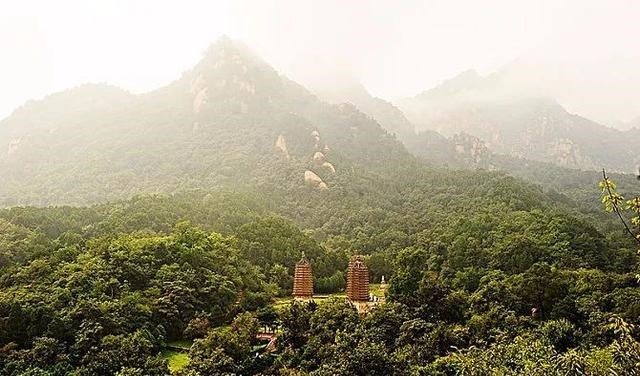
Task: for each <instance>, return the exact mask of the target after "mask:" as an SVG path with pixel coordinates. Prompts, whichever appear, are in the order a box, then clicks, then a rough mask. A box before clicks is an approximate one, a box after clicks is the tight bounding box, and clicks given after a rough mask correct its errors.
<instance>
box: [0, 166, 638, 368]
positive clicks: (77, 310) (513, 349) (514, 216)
mask: <svg viewBox="0 0 640 376" xmlns="http://www.w3.org/2000/svg"><path fill="white" fill-rule="evenodd" d="M403 176H407V175H406V174H404V175H403ZM366 186H367V185H366V184H364V183H363V186H362V187H358V186H357V185H355V186H353V187H350V188H351V189H350V191H356V192H357V191H358V190H359V189H362V190H364V189H366V188H365V187H366ZM377 188H378V189H377V190H376V192H367V194H363V195H360V194H353V195H351V196H349V195H347V196H346V197H341V198H338V195H339V194H340V193H337V192H332V191H316V190H312V189H311V188H309V189H307V190H306V191H302V192H299V195H298V196H297V197H296V196H295V195H293V194H290V195H287V196H286V197H280V196H279V195H278V194H277V192H273V193H271V194H268V193H267V192H265V191H264V190H261V191H259V192H255V191H254V192H251V191H247V192H244V193H240V192H231V191H228V190H224V189H220V190H211V191H193V192H190V193H182V194H175V195H170V196H164V195H156V196H140V197H136V198H133V199H131V200H127V201H121V202H115V203H112V204H101V205H97V206H92V207H84V208H74V207H57V208H33V207H24V208H23V207H15V208H11V209H5V210H3V211H0V224H1V226H2V227H1V228H2V238H1V243H0V244H1V245H2V246H1V247H0V249H2V252H3V253H2V258H1V260H2V277H1V282H0V283H1V286H2V291H1V293H0V317H3V320H2V322H1V323H0V338H1V341H2V343H3V346H4V347H3V348H2V352H1V355H0V356H1V358H0V359H1V360H0V364H2V367H3V368H2V374H7V375H19V374H34V375H35V374H38V375H65V374H77V375H94V374H105V375H108V374H120V375H138V374H140V375H147V374H148V375H153V374H158V375H161V374H167V373H168V372H169V371H168V370H167V366H166V362H165V361H163V360H162V359H161V358H160V357H159V352H160V350H161V349H162V348H163V346H165V344H166V343H167V342H169V341H171V340H175V339H182V338H194V339H197V340H196V342H195V344H194V346H193V347H192V348H191V351H190V357H191V362H190V363H189V365H187V367H186V368H184V369H183V370H181V371H180V372H181V373H182V374H185V375H214V374H221V375H222V374H259V373H260V374H317V375H324V374H326V375H330V374H331V375H335V374H338V375H352V374H362V375H367V374H369V375H382V374H398V375H401V374H416V375H422V374H425V375H430V374H433V375H449V374H451V375H453V374H478V375H481V374H487V373H491V372H503V373H506V374H543V373H545V374H549V373H551V374H567V372H569V373H568V374H572V373H571V372H574V371H575V372H577V371H576V370H582V371H583V372H584V373H586V374H595V375H597V374H602V375H605V374H611V372H618V373H619V374H624V372H625V370H626V371H628V370H630V369H633V367H634V366H635V364H636V363H637V362H638V361H639V360H640V358H639V356H640V352H639V351H638V350H639V344H638V343H637V342H636V340H635V338H636V337H635V336H636V331H635V326H636V325H638V324H640V323H639V322H638V317H639V314H640V294H638V280H637V279H636V277H635V273H636V272H637V261H638V260H637V254H636V250H637V249H636V248H637V247H636V246H635V245H634V244H633V242H632V240H631V239H629V238H628V237H625V234H624V233H622V231H621V230H620V228H619V226H618V223H617V222H615V221H613V220H612V219H611V220H607V219H604V218H603V219H602V220H601V221H600V225H599V226H593V225H592V224H590V223H592V221H590V220H587V219H585V218H589V217H585V216H584V215H576V214H575V213H576V210H577V209H575V208H572V207H571V205H570V204H568V203H567V202H569V203H570V200H568V199H566V198H565V200H564V201H567V202H564V201H563V200H560V201H558V200H557V197H556V196H554V195H548V194H544V193H543V192H542V191H541V189H540V188H538V187H536V186H532V185H528V184H526V183H523V182H521V181H518V180H516V179H514V178H511V177H508V176H505V175H504V174H500V173H489V172H485V173H482V172H475V173H473V172H466V173H465V172H456V171H449V170H444V169H430V168H425V169H424V170H423V171H421V172H420V173H419V174H415V175H413V176H409V177H406V178H405V179H404V180H399V179H391V180H389V181H386V184H385V185H381V186H380V187H377ZM594 189H596V190H597V187H594ZM309 196H312V197H315V199H311V200H310V199H309ZM383 198H386V200H385V199H383ZM287 202H288V203H290V205H286V204H285V203H287ZM304 203H306V206H305V205H303V204H304ZM563 208H564V209H563ZM593 216H594V217H593V218H600V217H597V214H595V213H594V214H593ZM580 217H584V218H582V219H580ZM302 251H304V252H305V253H306V254H307V256H308V257H309V258H310V260H311V262H312V264H313V266H314V278H315V279H316V281H315V285H316V289H317V290H318V291H321V292H333V291H339V290H341V289H343V288H344V283H345V277H344V271H345V269H346V264H347V260H348V258H349V256H350V255H351V254H353V253H363V254H365V255H367V256H366V261H367V264H368V266H369V268H370V271H371V278H372V280H374V281H376V280H379V278H380V277H381V276H382V275H385V276H387V277H388V278H390V289H389V295H388V303H387V304H385V305H382V306H380V307H378V308H375V309H374V310H373V311H372V312H370V313H368V314H366V315H364V316H362V315H359V314H358V313H357V312H356V310H355V308H354V307H353V306H351V304H350V303H348V302H346V301H341V300H336V301H334V302H331V303H326V304H323V305H321V306H317V305H314V304H304V303H303V304H299V303H296V304H294V305H292V306H290V307H287V308H285V309H283V310H280V311H274V309H273V304H272V302H273V299H274V298H276V297H278V296H287V295H288V294H289V293H290V289H291V283H292V269H293V265H294V263H295V262H296V261H297V260H298V259H299V257H300V255H301V252H302ZM274 322H278V323H280V325H282V333H281V334H280V335H279V342H278V349H277V351H276V352H273V353H262V354H261V355H259V356H257V357H256V356H255V353H254V352H253V351H252V348H253V346H255V345H256V341H257V340H256V339H255V332H256V331H257V330H258V329H257V328H259V327H260V326H261V325H271V324H273V323H274ZM228 325H231V328H233V329H229V328H230V327H229V326H228ZM354 348H355V349H356V351H355V352H353V351H351V349H354ZM554 372H555V373H554ZM576 374H577V373H576Z"/></svg>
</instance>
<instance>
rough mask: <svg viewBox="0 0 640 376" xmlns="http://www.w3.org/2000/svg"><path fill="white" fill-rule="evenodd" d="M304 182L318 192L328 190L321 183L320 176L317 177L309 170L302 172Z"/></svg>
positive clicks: (323, 183)
mask: <svg viewBox="0 0 640 376" xmlns="http://www.w3.org/2000/svg"><path fill="white" fill-rule="evenodd" d="M304 182H305V183H307V184H308V185H310V186H312V187H314V188H316V189H319V190H325V189H328V188H329V187H328V186H327V184H326V183H325V182H324V181H322V178H320V176H318V175H317V174H316V173H315V172H313V171H311V170H306V171H305V172H304Z"/></svg>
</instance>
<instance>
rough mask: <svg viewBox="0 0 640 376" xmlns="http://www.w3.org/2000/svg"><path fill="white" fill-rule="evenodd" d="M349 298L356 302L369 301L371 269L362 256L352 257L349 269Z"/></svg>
mask: <svg viewBox="0 0 640 376" xmlns="http://www.w3.org/2000/svg"><path fill="white" fill-rule="evenodd" d="M347 296H348V297H349V299H351V300H352V301H354V302H367V301H369V269H367V266H366V265H365V264H364V260H363V259H362V256H359V255H356V256H353V257H351V261H349V268H348V269H347Z"/></svg>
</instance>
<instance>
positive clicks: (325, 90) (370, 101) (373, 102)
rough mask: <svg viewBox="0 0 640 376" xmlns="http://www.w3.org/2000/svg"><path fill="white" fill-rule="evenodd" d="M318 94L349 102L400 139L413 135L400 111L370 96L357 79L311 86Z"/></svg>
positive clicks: (333, 99) (342, 79)
mask: <svg viewBox="0 0 640 376" xmlns="http://www.w3.org/2000/svg"><path fill="white" fill-rule="evenodd" d="M312 89H313V91H314V92H315V93H316V94H318V96H319V97H320V98H321V99H323V100H325V101H327V102H329V103H334V104H340V103H351V104H353V105H355V106H356V107H357V108H358V110H360V111H362V112H364V113H365V114H367V115H369V116H371V117H372V118H373V119H375V120H376V121H378V122H379V123H380V125H382V127H383V128H384V129H386V130H387V131H388V132H390V133H393V134H395V135H396V136H397V137H398V138H399V139H400V140H402V141H407V140H410V139H412V137H413V136H415V129H414V128H415V127H414V126H413V124H411V123H410V122H409V120H407V118H406V117H405V116H404V114H403V113H402V111H400V110H399V109H398V108H397V107H395V106H394V105H393V104H391V103H390V102H387V101H385V100H384V99H381V98H376V97H374V96H372V95H371V94H370V93H369V92H368V91H367V89H365V87H364V86H362V84H361V83H360V82H358V81H357V80H355V79H353V78H349V77H346V78H345V77H340V80H338V82H330V83H328V84H325V85H321V84H316V85H315V86H313V87H312Z"/></svg>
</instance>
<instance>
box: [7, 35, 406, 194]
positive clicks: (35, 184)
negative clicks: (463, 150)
mask: <svg viewBox="0 0 640 376" xmlns="http://www.w3.org/2000/svg"><path fill="white" fill-rule="evenodd" d="M64 109H71V110H69V111H65V110H64ZM0 129H1V130H2V131H0V132H1V133H0V145H5V149H4V151H3V152H2V154H0V175H1V176H0V178H1V179H0V203H1V204H3V205H16V204H37V205H47V204H61V203H63V204H86V203H94V202H100V201H105V200H113V199H118V198H126V197H131V196H132V195H134V194H137V193H143V192H174V191H179V190H184V189H192V188H203V187H213V186H218V185H235V184H241V185H245V184H251V185H260V184H276V185H288V186H289V185H295V186H297V187H303V186H304V183H305V178H306V180H307V182H308V183H310V184H316V185H319V186H321V187H324V186H325V185H326V186H328V187H331V185H332V184H333V181H334V180H336V179H338V180H339V179H348V176H350V175H353V174H355V175H357V174H359V173H361V171H363V169H366V170H367V171H368V172H369V173H386V172H387V171H388V170H389V168H391V167H392V166H396V165H401V164H402V163H403V162H406V161H409V160H410V159H411V157H410V155H409V154H408V153H407V152H406V151H405V150H404V148H403V147H402V146H401V144H400V143H399V142H398V141H396V140H395V139H394V138H393V137H392V136H390V135H388V134H387V133H386V132H385V131H384V130H383V129H382V128H381V127H380V126H379V125H378V124H377V123H376V122H375V121H374V120H372V119H370V118H369V117H367V116H365V115H364V114H362V113H361V112H359V111H358V110H356V109H355V107H353V106H350V105H344V104H343V105H329V104H326V103H324V102H321V101H320V100H318V99H317V98H316V97H315V96H313V95H312V94H310V93H309V92H308V91H307V90H306V89H304V88H303V87H301V86H299V85H297V84H296V83H294V82H292V81H289V80H288V79H286V78H285V77H282V76H280V75H279V74H278V73H277V72H276V71H275V70H274V69H273V68H271V67H270V66H268V65H267V64H266V63H265V62H264V61H262V60H261V59H260V58H259V57H257V56H255V55H254V54H253V53H252V52H251V51H249V50H248V49H247V48H246V47H245V46H243V45H241V44H240V43H238V42H235V41H231V40H229V39H226V38H223V39H222V40H220V41H218V42H217V43H216V44H215V45H213V46H212V47H211V48H210V49H209V50H208V51H207V52H206V54H205V56H204V58H203V59H202V61H201V62H200V63H199V64H198V65H197V66H196V67H194V68H193V69H192V70H190V71H188V72H186V73H184V75H183V76H182V77H181V78H180V79H178V80H177V81H175V82H173V83H172V84H170V85H169V86H167V87H164V88H161V89H158V90H156V91H153V92H150V93H148V94H143V95H139V96H131V95H128V94H126V93H121V92H119V91H118V90H117V89H113V88H109V87H101V86H84V87H80V88H77V89H73V90H70V91H68V92H64V93H60V94H55V95H52V96H51V97H48V98H45V99H44V100H42V101H38V102H34V103H29V104H27V105H25V106H24V107H22V108H20V109H19V110H17V111H16V112H15V113H14V114H13V115H12V116H10V117H9V118H7V119H5V120H3V121H2V122H1V123H0ZM334 170H335V171H336V172H335V173H334ZM305 171H308V172H305Z"/></svg>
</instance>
